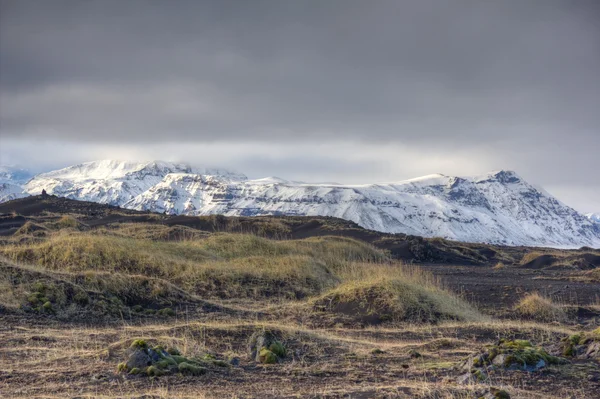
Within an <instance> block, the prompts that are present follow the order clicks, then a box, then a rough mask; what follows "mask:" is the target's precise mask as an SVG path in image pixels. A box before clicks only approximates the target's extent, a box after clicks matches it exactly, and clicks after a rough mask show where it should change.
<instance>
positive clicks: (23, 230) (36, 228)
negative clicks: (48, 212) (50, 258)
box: [15, 220, 47, 236]
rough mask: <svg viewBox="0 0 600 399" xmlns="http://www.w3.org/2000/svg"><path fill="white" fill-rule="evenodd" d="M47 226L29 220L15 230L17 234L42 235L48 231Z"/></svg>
mask: <svg viewBox="0 0 600 399" xmlns="http://www.w3.org/2000/svg"><path fill="white" fill-rule="evenodd" d="M46 230H47V229H46V228H45V227H44V226H42V225H39V224H37V223H33V222H32V221H30V220H28V221H27V222H25V224H24V225H23V226H21V227H19V229H18V230H17V231H16V232H15V236H24V235H34V236H36V235H37V236H41V235H44V234H45V233H46Z"/></svg>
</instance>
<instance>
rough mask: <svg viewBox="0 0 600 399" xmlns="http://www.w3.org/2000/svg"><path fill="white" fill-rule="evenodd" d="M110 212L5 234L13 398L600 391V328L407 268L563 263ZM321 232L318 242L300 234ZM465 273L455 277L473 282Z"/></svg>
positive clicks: (440, 397)
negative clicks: (476, 297)
mask: <svg viewBox="0 0 600 399" xmlns="http://www.w3.org/2000/svg"><path fill="white" fill-rule="evenodd" d="M65 204H68V202H65ZM101 211H102V212H104V213H102V212H100V214H101V217H103V218H107V219H108V220H110V221H111V222H110V223H103V224H101V225H98V221H97V220H95V219H93V218H92V217H91V216H89V215H86V214H85V208H81V209H78V212H81V213H73V214H67V215H63V214H60V213H47V214H44V215H42V216H40V217H37V218H30V219H29V220H27V221H25V222H23V224H22V225H20V227H19V228H18V229H15V230H14V233H13V234H12V235H5V236H3V237H1V238H0V326H8V327H7V328H6V327H2V328H0V340H2V342H5V343H6V345H3V348H2V350H1V351H0V353H2V356H3V359H4V360H5V361H6V364H10V367H7V368H5V369H4V370H2V371H0V396H6V397H53V398H59V397H82V398H83V397H85V398H95V397H98V398H100V397H102V398H117V397H127V398H130V397H152V398H167V397H168V398H196V397H206V398H220V397H224V392H226V393H227V394H226V395H225V397H231V398H253V397H260V398H275V397H302V398H312V397H327V398H341V397H369V398H371V397H373V398H384V397H385V398H418V399H450V398H461V399H479V398H502V399H506V398H545V399H547V398H552V399H558V398H562V397H567V395H570V397H573V398H575V399H584V398H590V397H593V393H594V392H597V390H598V389H600V383H597V382H595V381H596V379H598V380H599V381H600V365H599V363H598V361H600V358H599V356H600V328H599V327H598V325H597V324H593V322H589V323H592V324H589V325H586V326H585V327H583V326H579V325H575V324H574V323H572V322H571V319H569V317H567V314H571V313H568V312H567V311H566V310H565V309H566V307H565V306H562V305H558V304H557V303H554V302H553V301H552V300H550V299H549V298H547V297H544V296H542V295H540V294H537V293H533V294H529V295H527V294H526V295H524V296H514V297H513V299H512V302H508V303H510V305H509V306H510V309H511V311H510V312H507V311H506V310H505V309H501V308H500V303H501V302H500V301H501V300H502V301H507V300H506V299H504V297H501V296H498V295H496V294H495V293H493V292H492V291H491V290H490V293H489V295H490V297H491V300H490V301H489V302H488V303H495V301H497V302H498V306H497V312H495V310H496V309H491V310H489V309H486V308H484V309H485V311H486V314H483V313H482V312H481V311H479V310H478V309H477V306H475V305H474V304H473V303H472V302H471V301H470V299H471V297H469V296H467V295H461V294H462V293H461V292H453V291H451V290H450V289H448V288H446V286H445V283H444V281H442V280H441V279H440V278H439V277H437V276H436V275H435V274H433V273H431V272H430V271H428V270H427V266H425V267H419V266H415V265H407V264H404V263H403V262H401V261H399V260H398V258H402V257H403V256H405V255H406V254H409V255H410V256H412V257H413V259H416V258H418V259H420V260H423V261H427V260H429V259H436V260H437V261H440V259H446V258H447V259H449V260H452V261H457V260H462V261H464V262H465V264H471V265H479V266H476V268H478V269H477V270H481V271H486V270H487V272H488V274H487V276H491V278H497V277H502V276H504V275H509V273H512V272H513V270H514V271H515V272H524V271H528V270H529V271H531V270H532V269H535V268H529V267H530V266H531V262H534V263H535V262H536V261H537V260H539V259H540V256H547V255H551V256H554V257H556V256H558V255H556V253H552V254H549V253H548V252H547V251H546V250H540V251H538V253H535V254H533V255H529V256H527V257H525V258H523V259H522V261H521V258H522V250H520V249H510V248H506V249H502V248H496V247H491V246H490V247H482V246H477V245H475V244H460V243H450V242H448V241H445V240H438V239H435V240H424V239H421V238H419V237H384V238H378V239H373V240H372V241H371V242H366V241H365V240H363V239H362V238H364V237H368V234H370V233H365V232H363V231H361V230H359V229H358V228H357V227H356V226H351V227H348V225H347V224H344V223H345V222H344V223H342V222H339V221H336V220H334V219H332V220H331V221H329V220H325V221H311V220H309V221H306V220H301V219H294V218H282V219H277V218H257V219H252V218H239V219H229V218H223V217H208V218H198V219H197V220H195V219H193V218H187V217H186V218H182V219H181V220H182V222H185V223H187V225H168V224H165V223H163V222H164V221H165V220H167V218H168V217H167V216H165V215H145V214H136V213H133V211H132V212H129V211H122V212H121V213H119V212H120V211H119V210H115V211H114V212H112V213H111V211H110V210H105V209H103V210H101ZM136 218H137V219H139V221H132V220H135V219H136ZM121 219H124V221H118V220H121ZM115 220H117V221H116V222H115ZM254 220H256V223H255V224H253V223H254ZM317 224H318V229H319V230H318V234H316V235H311V234H305V233H301V234H300V233H298V231H306V230H303V229H306V228H307V226H308V227H310V228H313V227H311V226H313V225H317ZM339 225H341V226H342V227H343V228H344V229H347V230H344V231H347V232H350V233H351V234H350V233H349V234H348V236H351V237H355V238H351V237H344V236H341V234H340V230H337V229H338V228H339ZM198 226H200V227H202V228H203V230H201V229H199V227H198ZM358 233H360V234H358ZM294 234H298V235H301V237H300V238H298V237H297V238H292V236H293V235H294ZM356 237H361V239H357V238H356ZM519 251H521V252H519ZM588 253H593V250H585V251H579V252H577V253H574V255H573V253H572V254H571V255H573V256H578V257H580V259H588V260H593V258H591V257H587V258H586V257H585V256H586V255H585V254H588ZM409 255H406V256H409ZM571 255H569V256H571ZM543 259H546V258H543ZM525 261H527V262H525ZM553 262H554V261H553ZM480 263H485V265H480ZM521 263H522V265H521ZM494 265H495V266H494ZM525 265H529V266H527V268H528V269H527V270H526V269H524V268H522V267H519V266H523V267H524V266H525ZM536 265H537V264H536ZM462 267H463V266H458V267H456V269H452V270H453V271H454V272H456V273H458V274H457V275H458V276H459V278H465V284H469V280H468V279H466V277H470V276H469V275H468V272H466V271H464V270H463V269H462ZM535 267H537V266H535ZM544 267H545V266H544ZM542 269H543V268H542ZM432 270H435V269H433V268H432ZM471 270H472V269H471ZM596 270H597V269H585V270H579V269H578V270H577V272H578V273H581V274H582V276H583V274H585V275H586V276H592V275H593V273H594V272H595V271H596ZM533 272H535V273H537V272H538V271H537V270H533ZM586 278H588V280H589V279H591V277H586ZM588 280H586V281H588ZM578 281H579V280H578ZM482 282H484V281H475V284H476V285H478V286H479V284H481V283H482ZM485 283H486V284H484V285H485V287H486V288H485V290H488V288H489V287H493V284H492V283H493V282H490V281H485ZM471 284H472V283H471ZM544 284H546V283H545V282H544ZM562 285H565V284H562ZM502 288H503V289H504V288H507V287H502ZM508 288H510V287H508ZM486 292H487V291H486ZM500 292H501V293H503V295H504V292H505V291H502V290H500ZM543 292H547V291H545V290H544V291H543ZM506 297H507V298H510V295H508V294H506ZM552 298H555V299H556V300H557V301H560V302H561V303H562V298H558V299H557V298H556V297H555V296H554V295H552ZM467 299H468V300H467ZM515 299H517V300H516V302H517V303H514V302H515ZM503 303H506V302H503ZM507 313H508V314H507ZM496 317H503V318H504V319H503V320H496ZM550 380H551V381H550ZM548 381H550V382H548Z"/></svg>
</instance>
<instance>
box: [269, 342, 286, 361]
mask: <svg viewBox="0 0 600 399" xmlns="http://www.w3.org/2000/svg"><path fill="white" fill-rule="evenodd" d="M269 350H270V351H271V352H273V353H274V354H276V355H277V356H279V357H281V358H283V357H285V355H286V350H285V347H284V346H283V344H282V343H281V342H279V341H275V342H273V343H272V344H271V346H269Z"/></svg>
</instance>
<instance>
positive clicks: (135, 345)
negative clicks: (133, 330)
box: [131, 339, 148, 349]
mask: <svg viewBox="0 0 600 399" xmlns="http://www.w3.org/2000/svg"><path fill="white" fill-rule="evenodd" d="M131 348H138V349H148V344H147V343H146V341H144V340H143V339H135V340H134V341H133V342H132V343H131Z"/></svg>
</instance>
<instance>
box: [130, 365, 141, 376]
mask: <svg viewBox="0 0 600 399" xmlns="http://www.w3.org/2000/svg"><path fill="white" fill-rule="evenodd" d="M141 372H142V370H140V369H138V368H137V367H134V368H132V369H131V371H130V372H129V374H133V375H137V374H139V373H141Z"/></svg>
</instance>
